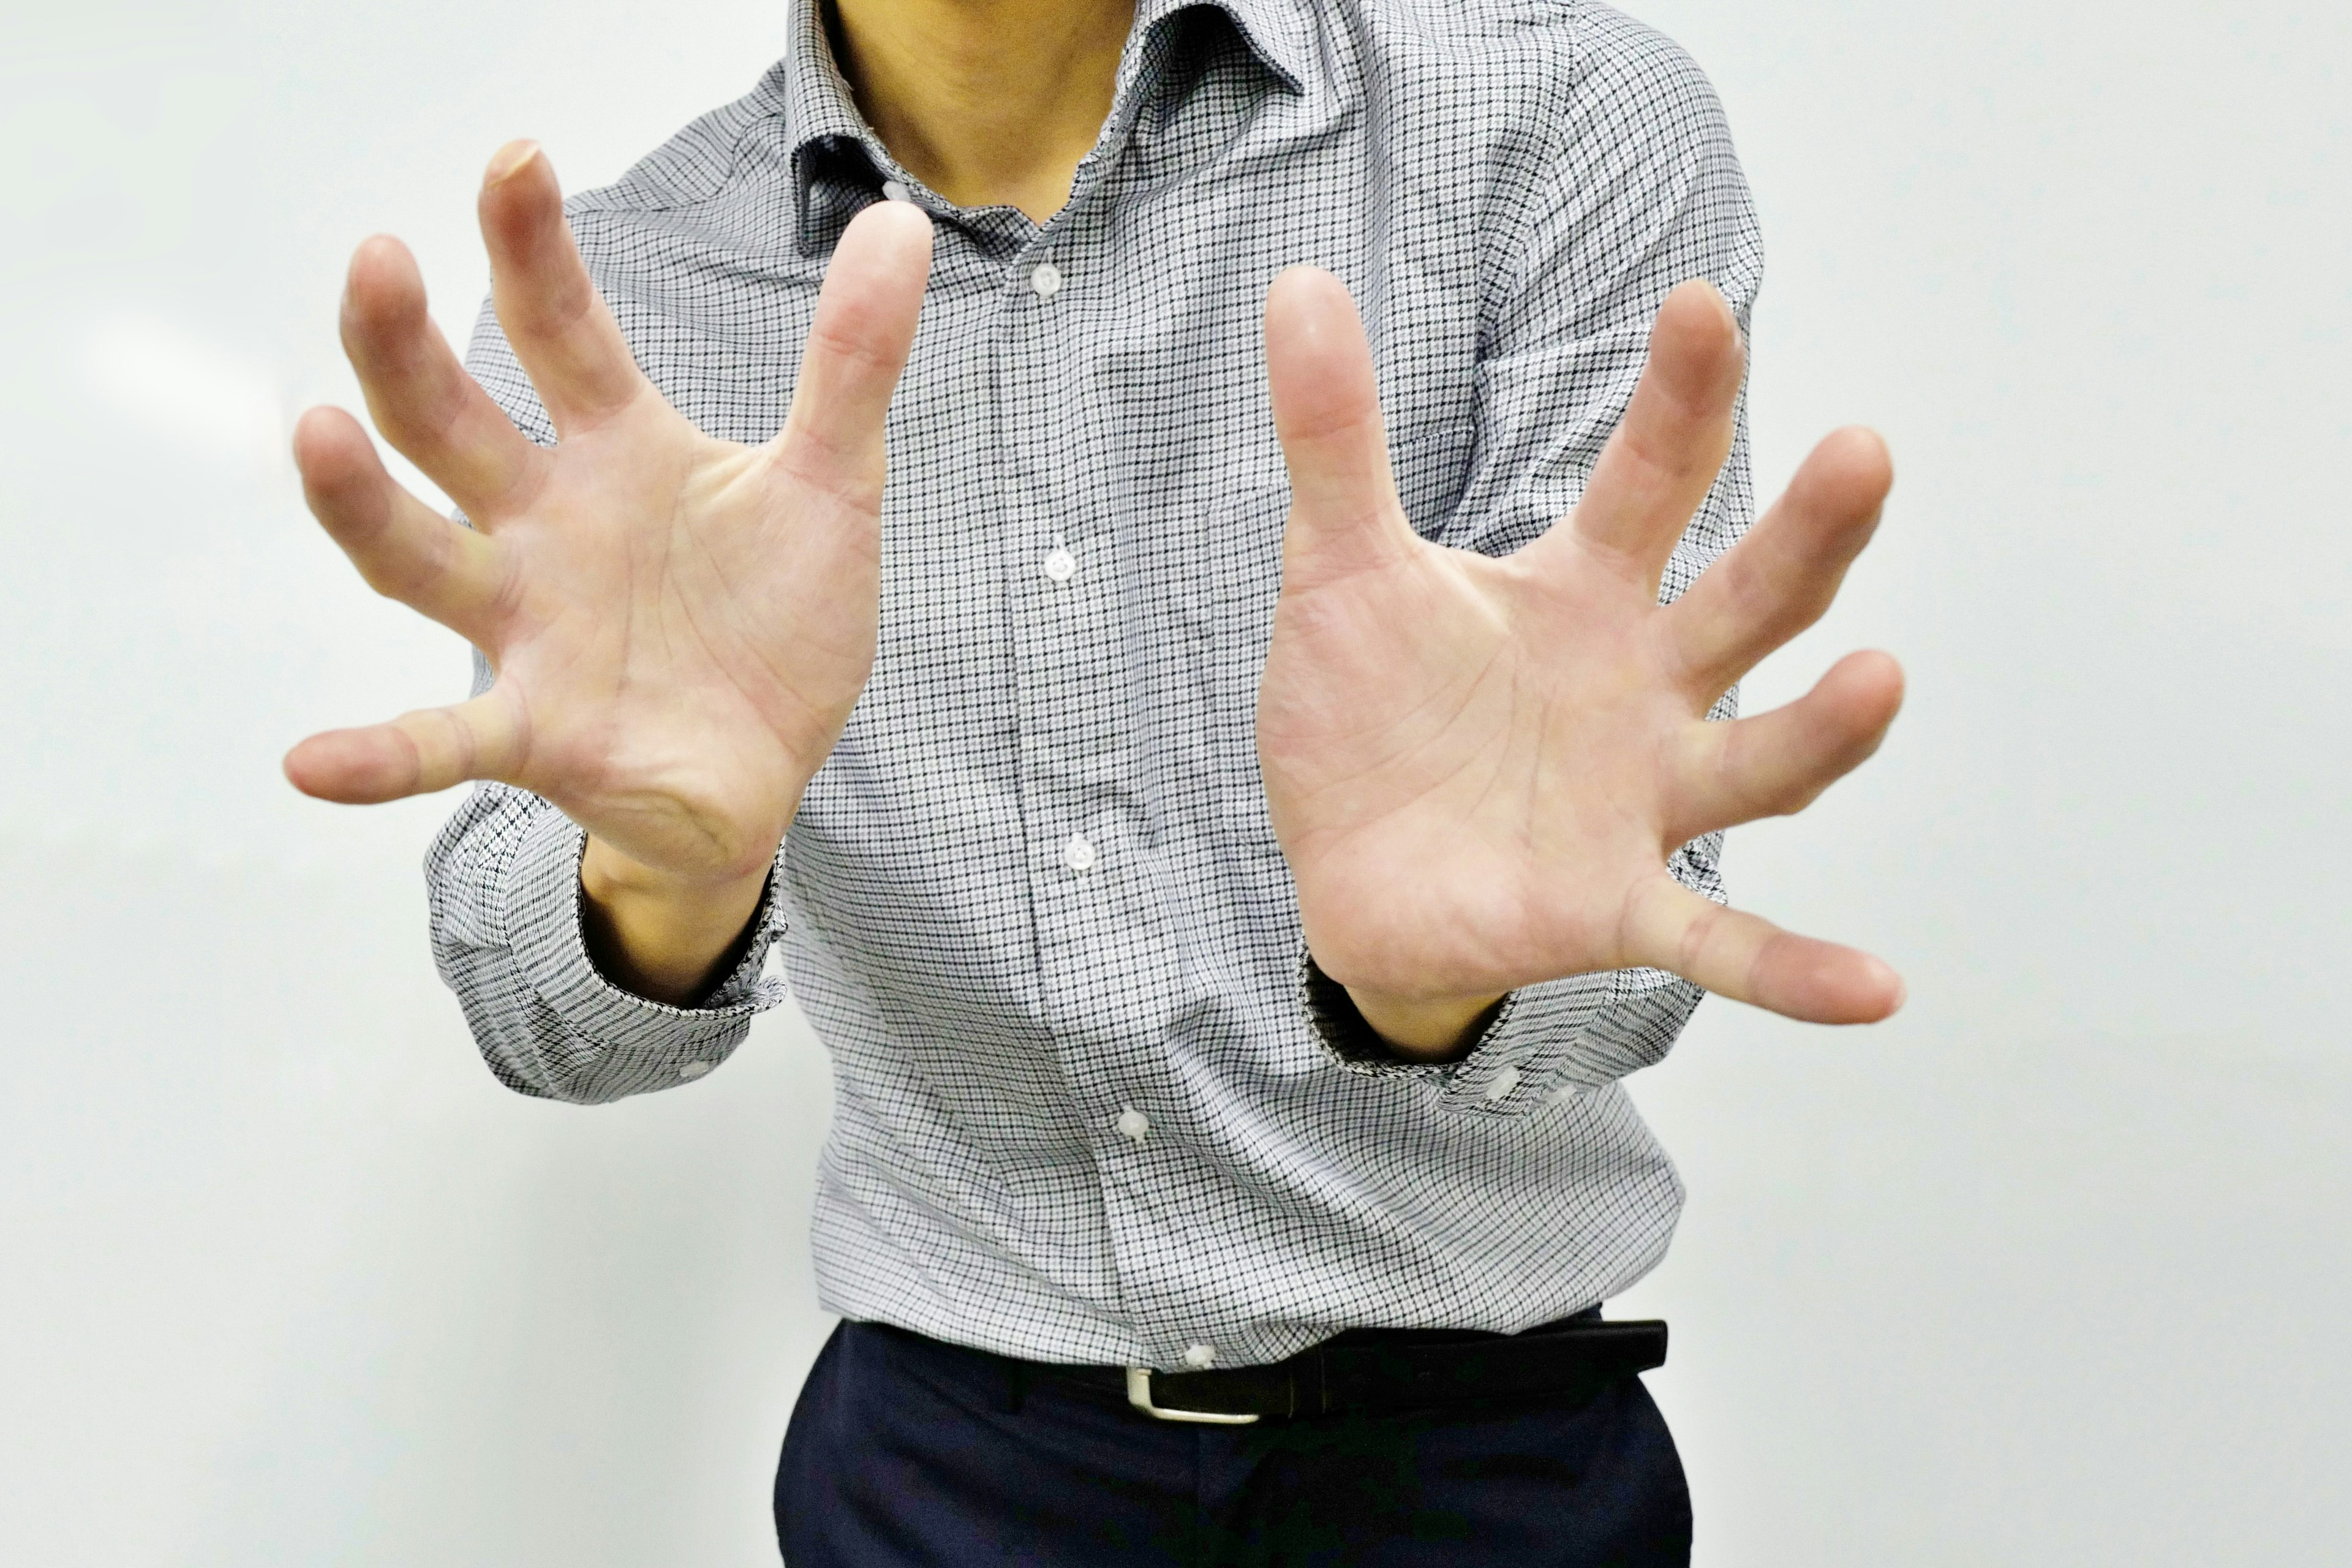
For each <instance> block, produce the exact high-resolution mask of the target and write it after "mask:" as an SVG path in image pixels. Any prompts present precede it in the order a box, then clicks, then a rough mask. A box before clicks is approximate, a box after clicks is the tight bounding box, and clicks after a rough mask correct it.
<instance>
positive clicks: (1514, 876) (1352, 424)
mask: <svg viewBox="0 0 2352 1568" xmlns="http://www.w3.org/2000/svg"><path fill="white" fill-rule="evenodd" d="M1266 350H1267V360H1268V369H1269V374H1270V376H1271V380H1272V384H1273V395H1274V411H1275V422H1276V428H1277V430H1278V432H1279V434H1280V436H1281V438H1282V445H1283V450H1284V454H1285V456H1286V458H1287V460H1288V464H1289V468H1290V479H1291V493H1292V504H1291V512H1290V520H1289V523H1288V527H1287V530H1286V534H1285V537H1284V543H1283V573H1282V594H1281V597H1280V599H1279V601H1278V602H1277V604H1276V610H1275V618H1274V637H1273V644H1272V647H1271V648H1270V650H1269V652H1268V655H1267V658H1266V665H1265V678H1264V681H1263V684H1262V685H1261V687H1260V691H1259V700H1258V720H1257V741H1258V758H1259V763H1260V767H1261V771H1262V773H1263V774H1264V777H1265V789H1266V796H1267V801H1268V804H1269V806H1270V808H1271V811H1272V815H1273V821H1274V827H1275V832H1276V837H1277V838H1278V839H1279V840H1280V842H1281V845H1282V849H1283V853H1284V854H1285V855H1286V857H1287V858H1288V859H1289V862H1290V868H1291V871H1292V873H1293V875H1294V876H1295V878H1296V879H1297V886H1298V898H1299V905H1300V910H1301V914H1302V916H1303V918H1304V921H1305V926H1306V935H1307V949H1308V951H1309V952H1311V953H1312V954H1313V955H1314V958H1315V961H1316V963H1317V964H1318V966H1319V967H1320V968H1321V969H1322V970H1323V972H1324V973H1326V974H1327V975H1328V976H1329V977H1330V978H1331V979H1332V980H1334V981H1336V982H1338V983H1339V984H1342V985H1345V986H1346V987H1347V988H1348V990H1349V994H1350V995H1351V996H1352V997H1353V998H1354V1000H1355V1002H1356V1004H1357V1005H1358V1007H1359V1008H1360V1010H1361V1011H1362V1013H1363V1015H1364V1016H1365V1018H1366V1020H1367V1021H1368V1022H1370V1024H1371V1025H1372V1026H1373V1027H1374V1028H1375V1029H1376V1030H1378V1031H1379V1032H1380V1033H1381V1035H1382V1036H1383V1037H1387V1038H1388V1040H1389V1041H1390V1043H1391V1045H1393V1046H1396V1047H1399V1048H1401V1049H1402V1050H1404V1051H1405V1052H1406V1053H1407V1054H1411V1055H1417V1056H1440V1055H1444V1054H1447V1053H1449V1052H1450V1051H1452V1050H1454V1049H1456V1048H1458V1045H1459V1041H1460V1039H1461V1037H1462V1036H1463V1035H1464V1034H1465V1031H1466V1029H1467V1028H1468V1026H1469V1025H1470V1024H1471V1023H1472V1022H1474V1021H1475V1019H1476V1018H1477V1017H1478V1016H1480V1015H1481V1014H1483V1013H1484V1012H1485V1011H1486V1009H1487V1008H1488V1007H1490V1006H1491V1005H1492V1004H1493V1003H1494V1002H1495V1001H1496V999H1497V998H1499V997H1500V996H1502V995H1503V994H1506V993H1507V992H1509V991H1511V990H1514V989H1516V988H1517V987H1519V986H1523V985H1528V984H1534V983H1536V982H1539V981H1545V980H1551V979H1555V978H1559V977H1560V976H1564V975H1570V974H1580V973H1590V972H1594V971H1600V970H1609V969H1621V968H1627V967H1633V966H1637V965H1649V966H1654V967H1656V968H1659V969H1664V970H1670V971H1672V972H1673V973H1676V974H1679V975H1682V976H1683V977H1685V979H1688V980H1690V981H1691V982H1693V983H1694V984H1697V985H1700V986H1702V987H1704V988H1705V989H1706V990H1709V991H1714V992H1718V993H1720V994H1724V995H1726V996H1730V997H1733V998H1736V999H1738V1000H1739V1001H1743V1002H1750V1003H1753V1004H1755V1005H1758V1006H1761V1007H1766V1008H1769V1009H1771V1010H1772V1011H1774V1012H1777V1013H1783V1014H1787V1015H1789V1016H1791V1017H1796V1018H1803V1019H1808V1020H1811V1021H1813V1022H1817V1023H1867V1022H1874V1021H1875V1020H1877V1019H1880V1018H1884V1017H1885V1016H1887V1015H1889V1014H1890V1013H1892V1012H1894V1011H1895V1008H1896V1007H1898V1006H1899V1005H1901V1004H1902V1000H1903V984H1902V981H1901V980H1900V979H1899V978H1897V976H1896V975H1895V972H1894V971H1893V970H1892V969H1891V968H1889V967H1888V966H1887V965H1886V964H1885V963H1882V962H1880V961H1879V960H1877V959H1875V958H1873V957H1871V956H1870V955H1868V954H1867V953H1864V952H1857V951H1855V950H1854V949H1853V948H1849V947H1841V946H1838V945H1835V944H1833V943H1831V942H1819V941H1815V940H1813V939H1811V938H1809V937H1802V936H1797V935H1794V934H1791V933H1790V932H1788V931H1781V930H1780V929H1779V928H1778V927H1776V926H1774V925H1772V924H1770V923H1769V921H1764V920H1761V919H1759V918H1758V917H1757V916H1755V915H1751V914H1747V913H1744V912H1740V911H1738V910H1727V909H1725V908H1722V907H1721V906H1719V905H1717V904H1716V903H1714V902H1713V901H1712V900H1708V899H1706V897H1704V896H1702V895H1701V894H1698V893H1696V892H1693V891H1692V890H1690V889H1687V888H1685V887H1684V886H1683V885H1682V884H1681V883H1680V882H1678V881H1676V880H1675V878H1674V876H1673V874H1672V873H1671V872H1670V871H1669V869H1668V868H1667V861H1668V858H1669V857H1671V856H1672V855H1673V854H1674V852H1675V850H1676V849H1677V848H1678V847H1681V846H1682V845H1684V844H1685V843H1687V842H1689V841H1690V840H1692V839H1694V838H1697V837H1701V836H1703V835H1705V834H1707V833H1711V832H1713V831H1715V830H1717V828H1722V827H1727V826H1734V825H1736V824H1738V823H1742V822H1748V821H1752V820H1754V819H1756V818H1758V817H1762V816H1775V815H1785V814H1787V813H1790V812H1794V811H1798V810H1801V809H1802V808H1803V807H1804V806H1805V805H1808V804H1810V803H1811V801H1812V799H1813V798H1814V797H1815V796H1816V795H1820V794H1821V792H1822V790H1823V789H1825V788H1827V787H1828V786H1829V785H1830V784H1832V782H1834V781H1835V780H1837V779H1838V778H1840V777H1841V776H1843V774H1844V773H1847V772H1849V771H1850V770H1852V769H1853V768H1854V767H1855V766H1857V765H1858V764H1860V763H1862V761H1863V760H1864V758H1866V757H1868V756H1869V755H1870V754H1871V752H1874V751H1875V750H1876V749H1877V746H1878V743H1879V742H1880V740H1881V738H1882V737H1884V736H1885V732H1886V728H1887V726H1888V725H1889V724H1890V723H1892V722H1893V721H1894V718H1895V710H1896V709H1897V708H1898V707H1899V706H1900V705H1901V702H1902V696H1903V677H1902V672H1901V670H1900V668H1898V667H1897V666H1896V664H1895V660H1894V659H1892V658H1889V657H1888V656H1886V655H1885V654H1883V653H1856V654H1851V655H1849V656H1847V657H1846V658H1844V659H1843V660H1841V661H1840V662H1839V663H1838V664H1837V665H1835V666H1834V667H1832V668H1831V670H1830V671H1829V673H1828V674H1827V675H1825V676H1823V677H1822V679H1821V681H1820V683H1819V684H1818V685H1816V686H1815V687H1814V688H1813V689H1812V690H1811V691H1810V692H1809V693H1807V694H1806V695H1805V696H1803V697H1801V698H1800V699H1798V700H1796V701H1794V702H1791V703H1790V704H1788V705H1787V706H1786V707H1783V708H1780V709H1777V710H1773V711H1771V712H1769V713H1765V714H1762V715H1759V716H1758V717H1755V718H1749V719H1741V720H1738V721H1732V722H1727V723H1709V722H1707V721H1706V713H1707V711H1708V710H1709V709H1710V708H1711V707H1712V706H1713V704H1714V703H1715V701H1716V700H1717V698H1719V697H1721V696H1722V695H1723V693H1724V692H1725V691H1727V690H1728V689H1730V687H1731V686H1732V685H1733V683H1734V682H1736V681H1738V679H1739V678H1740V677H1741V676H1742V675H1744V674H1745V673H1746V672H1747V671H1748V669H1749V668H1752V667H1753V666H1754V665H1755V664H1756V663H1757V662H1758V661H1759V659H1761V658H1763V657H1764V656H1765V655H1766V654H1768V653H1769V652H1770V651H1772V649H1774V648H1776V647H1780V645H1781V644H1782V643H1785V642H1786V641H1788V640H1789V639H1790V637H1794V636H1795V635H1796V634H1797V633H1798V632H1800V631H1801V630H1803V629H1804V628H1805V627H1806V626H1810V625H1811V624H1812V623H1813V622H1814V621H1815V620H1816V619H1818V618H1819V617H1820V616H1821V615H1822V612H1823V611H1824V610H1825V609H1827V608H1828V606H1829V604H1830V601H1831V599H1832V596H1833V595H1835V593H1836V591H1837V586H1838V583H1839V581H1840V579H1841V578H1842V577H1843V575H1844V574H1845V570H1846V567H1847V565H1848V564H1849V563H1851V562H1852V561H1853V558H1854V556H1855V555H1856V554H1857V553H1858V552H1860V551H1861V549H1862V547H1863V545H1864V543H1865V542H1867V541H1868V540H1869V538H1870V534H1871V531H1872V530H1873V528H1874V526H1875V525H1876V523H1877V521H1878V516H1879V510H1880V507H1881V505H1882V504H1883V502H1884V501H1885V497H1886V492H1887V489H1888V488H1889V486H1890V484H1891V483H1892V474H1891V469H1890V468H1889V464H1888V459H1887V455H1886V450H1885V446H1884V444H1883V443H1881V442H1880V440H1879V439H1878V437H1876V436H1875V435H1874V434H1872V433H1870V432H1869V431H1866V430H1858V429H1849V430H1843V431H1840V432H1838V433H1836V434H1834V435H1832V436H1831V437H1828V438H1827V439H1826V440H1824V441H1823V442H1822V444H1821V445H1820V446H1819V447H1817V448H1815V450H1814V451H1813V453H1812V455H1811V457H1810V458H1808V459H1807V461H1806V462H1805V464H1804V466H1803V467H1802V468H1801V469H1800V470H1799V472H1798V474H1797V476H1796V478H1795V479H1794V480H1793V481H1792V482H1791V483H1790V488H1789V490H1788V492H1787V494H1785V495H1784V496H1783V497H1782V498H1781V500H1780V502H1779V504H1777V505H1776V506H1774V507H1773V508H1772V509H1771V510H1769V512H1768V513H1767V514H1766V515H1765V516H1764V517H1763V518H1762V520H1761V521H1759V522H1758V523H1757V524H1756V526H1755V527H1754V528H1753V529H1752V530H1751V531H1749V532H1748V536H1747V537H1746V538H1745V539H1743V540H1742V541H1741V542H1739V543H1738V544H1737V545H1736V546H1734V547H1733V548H1732V549H1731V550H1730V551H1728V552H1726V553H1725V554H1724V555H1723V557H1722V558H1721V559H1720V560H1718V561H1717V562H1716V563H1715V564H1714V565H1712V566H1711V567H1709V568H1708V569H1707V570H1706V573H1705V574H1703V575H1702V576H1701V577H1700V578H1699V580H1698V582H1697V583H1696V584H1695V585H1694V586H1693V587H1692V588H1691V589H1690V590H1689V591H1688V592H1687V593H1685V595H1682V596H1681V597H1680V598H1679V599H1677V600H1676V601H1675V603H1674V604H1672V605H1664V606H1661V605H1659V603H1658V593H1659V583H1660V579H1661V576H1662V574H1663V573H1664V570H1665V566H1666V563H1667V560H1668V557H1669V556H1670V555H1671V554H1672V552H1673V551H1674V548H1675V542H1676V541H1677V540H1678V539H1680V537H1681V536H1682V533H1683V531H1684V530H1685V528H1686V527H1687V526H1688V525H1689V522H1690V520H1691V518H1692V516H1693V515H1694V514H1695V513H1696V510H1697V509H1698V507H1699V505H1700V504H1701V503H1702V502H1703V501H1704V500H1705V499H1706V495H1707V492H1708V490H1709V489H1711V488H1712V487H1713V485H1714V483H1715V479H1716V476H1717V472H1718V471H1719V470H1720V468H1722V465H1723V462H1724V459H1725V458H1726V457H1727V455H1728V453H1729V452H1730V449H1731V443H1732V433H1733V420H1734V409H1735V405H1736V403H1737V400H1738V392H1739V386H1740V381H1741V376H1742V374H1743V368H1744V352H1743V345H1742V344H1741V342H1740V340H1739V331H1738V325H1737V323H1736V322H1735V321H1734V320H1733V318H1732V315H1731V311H1730V309H1729V308H1728V306H1727V305H1726V304H1725V302H1724V300H1723V299H1722V297H1721V296H1720V295H1719V294H1717V292H1716V291H1715V290H1714V289H1712V288H1711V287H1709V286H1708V285H1706V284H1705V283H1686V284H1685V285H1683V286H1682V287H1681V288H1679V289H1675V291H1674V293H1673V294H1671V295H1670V296H1668V298H1667V300H1666V301H1665V303H1664V307H1663V308H1662V309H1661V310H1660V311H1659V314H1658V318H1657V321H1656V324H1655V327H1654V331H1653V332H1652V335H1651V343H1650V359H1649V363H1648V366H1647V368H1646V369H1645V370H1644V372H1643V376H1642V379H1641V382H1640V384H1639V385H1638V387H1637V388H1636V390H1635V392H1634V395H1633V402H1632V405H1631V406H1630V407H1629V409H1628V410H1627V413H1626V415H1625V417H1624V420H1623V422H1622V425H1621V426H1620V427H1619V428H1618V430H1617V432H1616V434H1615V435H1614V436H1613V437H1612V438H1611V440H1610V442H1609V444H1608V446H1607V447H1606V448H1605V449H1604V451H1603V452H1602V454H1601V458H1600V460H1599V462H1598V463H1597V464H1596V465H1595V467H1594V470H1593V473H1592V476H1591V483H1590V484H1589V485H1588V487H1587V488H1586V490H1585V492H1584V495H1583V498H1582V500H1580V502H1579V503H1578V505H1577V507H1576V508H1575V510H1573V511H1572V512H1571V513H1570V515H1569V516H1568V517H1567V518H1565V519H1563V520H1562V521H1559V523H1557V524H1555V525H1554V526H1553V527H1552V528H1551V529H1550V530H1549V531H1548V532H1547V533H1545V534H1544V536H1543V537H1542V538H1540V539H1538V540H1537V541H1536V542H1534V543H1532V544H1530V545H1528V547H1527V548H1525V549H1523V550H1521V551H1519V552H1517V553H1516V554H1514V555H1511V556H1508V557H1506V558H1503V559H1499V560H1496V559H1491V558H1489V557H1486V556H1484V555H1479V554H1475V553H1473V552H1466V551H1460V550H1451V549H1447V548H1444V547H1443V546H1440V545H1435V544H1432V543H1429V542H1425V541H1423V540H1422V539H1421V538H1420V537H1418V536H1417V535H1416V534H1415V533H1414V532H1413V530H1412V525H1411V524H1410V523H1409V522H1408V521H1406V518H1405V514H1404V510H1403V508H1402V505H1401V504H1400V503H1399V501H1398V499H1397V494H1396V490H1395V487H1394V484H1393V482H1392V479H1391V473H1390V468H1389V459H1388V448H1387V437H1386V435H1385V433H1384V431H1383V429H1382V426H1381V411H1380V405H1379V398H1378V394H1377V391H1376V387H1375V383H1374V378H1373V372H1372V362H1371V355H1370V350H1369V348H1368V347H1367V346H1366V343H1365V340H1364V335H1363V330H1362V327H1361V325H1360V322H1359V321H1358V320H1357V317H1356V313H1355V309H1354V306H1353V304H1352V303H1351V302H1350V300H1349V298H1348V295H1347V291H1346V289H1344V288H1343V287H1342V286H1341V285H1340V283H1339V280H1338V279H1334V278H1332V277H1331V276H1330V275H1328V273H1323V272H1318V271H1315V270H1312V269H1309V268H1294V269H1292V270H1291V271H1289V272H1287V273H1286V274H1284V275H1283V277H1282V278H1281V279H1277V280H1276V283H1275V286H1274V289H1273V291H1272V293H1271V295H1270V296H1269V298H1268V300H1267V303H1266Z"/></svg>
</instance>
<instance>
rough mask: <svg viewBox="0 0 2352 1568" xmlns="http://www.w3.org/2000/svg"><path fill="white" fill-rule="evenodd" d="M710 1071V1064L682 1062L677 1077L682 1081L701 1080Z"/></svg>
mask: <svg viewBox="0 0 2352 1568" xmlns="http://www.w3.org/2000/svg"><path fill="white" fill-rule="evenodd" d="M709 1070H710V1064H709V1062H680V1063H679V1064H678V1068H677V1076H678V1077H680V1078H682V1079H698V1078H700V1077H701V1076H702V1075H703V1074H704V1073H707V1072H709Z"/></svg>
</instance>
